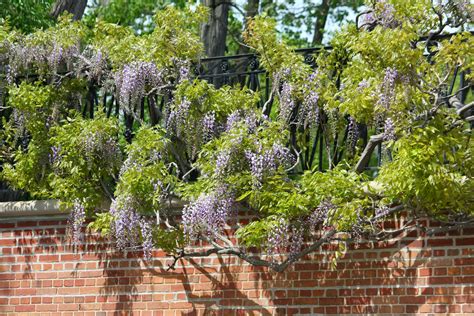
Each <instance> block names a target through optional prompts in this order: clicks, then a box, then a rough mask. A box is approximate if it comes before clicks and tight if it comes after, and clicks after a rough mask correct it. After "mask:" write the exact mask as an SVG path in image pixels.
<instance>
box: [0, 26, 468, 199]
mask: <svg viewBox="0 0 474 316" xmlns="http://www.w3.org/2000/svg"><path fill="white" fill-rule="evenodd" d="M471 33H472V32H471ZM452 35H454V34H446V35H438V36H433V37H426V38H421V39H420V41H425V42H426V41H427V40H428V41H429V42H430V43H426V46H427V47H428V49H427V51H426V55H427V58H432V57H433V55H434V54H435V52H436V50H433V49H430V47H431V48H432V47H434V46H436V45H437V41H439V40H441V39H445V38H449V37H450V36H452ZM329 50H331V47H328V46H326V47H319V48H306V49H298V50H296V52H297V53H299V54H302V55H303V56H304V60H305V62H306V63H308V64H310V65H311V66H312V67H317V65H316V64H315V54H318V53H320V52H323V51H329ZM193 71H194V75H195V77H197V78H200V79H204V80H207V81H209V82H211V83H213V84H214V85H216V86H217V87H220V86H223V85H232V86H240V87H243V86H246V87H248V88H249V89H251V90H253V91H256V92H258V93H260V96H261V98H260V101H259V104H257V105H256V106H258V107H263V105H264V104H268V105H269V106H268V107H266V108H265V109H266V111H267V113H265V114H270V110H271V105H272V103H273V100H272V96H271V93H270V91H271V86H272V78H270V76H269V75H268V73H267V72H266V71H265V70H264V69H263V68H262V67H261V66H260V63H259V57H258V56H257V55H255V54H242V55H234V56H223V57H211V58H203V59H201V60H199V61H198V62H197V63H196V64H194V65H193ZM466 74H467V72H466V71H459V69H456V70H455V71H454V73H453V74H452V76H451V78H450V79H451V82H450V84H449V87H448V88H447V90H446V92H445V95H446V96H449V95H452V94H453V91H454V89H455V87H457V88H458V89H460V92H459V95H458V97H459V99H460V100H461V102H462V103H464V102H465V100H466V98H467V97H468V94H469V93H472V88H471V87H469V88H467V87H468V83H467V82H466ZM34 77H35V76H34V75H33V76H30V78H33V79H34ZM2 81H4V79H2ZM100 88H101V87H100V85H99V83H97V82H90V83H89V86H88V92H87V93H86V94H85V95H84V102H83V105H82V107H81V108H80V109H79V110H80V111H81V113H82V114H83V116H84V117H90V118H93V117H94V112H95V111H97V110H98V109H99V104H100V105H101V107H102V109H103V110H104V111H105V113H106V114H107V116H117V117H119V118H120V120H121V121H122V122H123V124H124V126H125V132H124V136H125V138H126V139H127V141H129V142H130V141H131V140H132V138H133V131H134V126H136V124H137V122H136V121H137V119H139V120H140V121H144V122H147V123H149V124H151V125H157V124H162V125H163V124H164V111H165V107H166V104H167V103H168V102H170V101H171V100H172V91H171V90H169V91H168V92H167V93H164V94H148V95H146V96H145V97H144V98H143V99H142V100H141V102H139V105H137V108H135V109H134V112H135V113H133V114H131V113H127V112H125V111H121V110H120V106H119V102H118V100H117V98H116V97H115V93H114V92H109V93H104V92H103V90H101V89H100ZM3 92H4V91H3V89H2V83H0V99H1V100H0V105H2V106H3V107H2V108H0V116H3V117H8V116H9V115H10V111H9V110H8V104H7V96H6V95H5V93H3ZM327 119H328V118H327V116H326V114H325V113H324V111H322V112H321V115H320V118H319V120H320V121H319V124H318V126H317V127H316V128H314V129H313V130H312V131H311V132H309V133H306V136H305V137H306V139H305V142H306V146H305V148H304V150H303V149H301V150H299V151H298V152H299V155H300V157H299V162H300V167H299V168H298V170H299V171H303V170H308V169H314V168H316V169H318V170H320V171H324V170H326V169H327V168H330V167H333V166H334V165H337V164H338V163H339V162H340V161H342V160H343V158H344V157H345V155H346V151H347V150H346V147H347V146H346V142H347V139H348V131H349V120H348V118H347V117H346V118H345V119H346V121H347V124H346V127H345V129H344V130H341V131H338V132H337V133H336V135H335V138H334V139H333V140H332V144H328V143H327V142H326V143H325V141H326V140H325V139H324V135H323V134H324V133H323V125H324V124H326V123H327ZM357 125H358V126H357V127H358V130H359V133H358V134H357V139H356V141H359V143H360V146H361V148H364V147H365V146H366V145H367V143H368V139H369V137H370V135H372V134H374V133H376V132H378V131H377V130H375V129H371V128H370V127H368V126H366V125H364V124H357ZM297 132H298V131H297V130H296V129H293V130H291V133H292V135H291V137H290V140H289V142H291V143H292V146H293V147H298V146H297V145H296V140H295V138H296V133H297ZM353 141H354V140H352V142H353ZM327 146H330V147H331V150H330V152H331V157H328V155H327V153H326V151H325V149H326V148H327ZM297 149H298V148H297ZM329 161H330V164H331V165H329ZM381 162H382V145H378V148H377V150H375V153H374V157H373V158H372V159H371V163H370V164H369V165H368V167H367V169H368V170H372V171H374V170H377V168H378V167H379V166H380V164H381ZM0 167H1V166H0ZM26 198H28V196H27V195H26V194H24V193H22V192H16V191H12V190H10V189H9V188H8V187H7V186H6V185H5V184H2V183H0V201H6V200H22V199H26Z"/></svg>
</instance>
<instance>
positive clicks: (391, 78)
mask: <svg viewBox="0 0 474 316" xmlns="http://www.w3.org/2000/svg"><path fill="white" fill-rule="evenodd" d="M397 78H398V71H397V70H396V69H393V68H390V67H389V68H387V69H385V75H384V79H383V83H382V86H381V87H380V93H379V100H378V102H377V104H378V105H380V106H381V107H383V108H385V109H389V108H390V105H391V104H392V103H393V102H394V101H395V97H396V94H395V81H396V80H397Z"/></svg>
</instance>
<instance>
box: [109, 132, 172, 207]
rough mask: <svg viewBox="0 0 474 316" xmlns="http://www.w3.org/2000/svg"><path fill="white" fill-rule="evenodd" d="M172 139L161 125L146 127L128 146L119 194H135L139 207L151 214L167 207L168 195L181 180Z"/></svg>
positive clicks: (116, 195) (119, 198) (117, 190)
mask: <svg viewBox="0 0 474 316" xmlns="http://www.w3.org/2000/svg"><path fill="white" fill-rule="evenodd" d="M168 143H169V140H168V139H166V138H165V133H164V131H163V130H161V129H160V128H158V127H154V128H153V127H142V128H141V129H140V130H139V131H138V132H137V134H136V136H135V138H134V139H133V142H132V143H131V144H129V145H128V146H127V148H126V154H127V160H126V161H125V162H124V165H123V167H122V171H121V172H120V178H119V183H118V185H117V189H116V191H115V197H116V198H117V199H118V200H119V201H120V200H124V199H127V198H128V197H133V200H134V201H135V202H136V205H135V207H136V209H137V210H138V211H139V212H140V213H142V214H147V215H153V210H155V209H159V208H161V207H163V206H164V202H165V200H164V198H165V197H166V195H167V194H168V193H169V192H171V191H172V190H173V188H174V186H175V184H176V182H177V181H178V179H177V178H176V176H175V175H174V174H176V170H174V169H175V167H174V166H173V165H172V164H167V163H166V161H169V160H170V153H169V144H168Z"/></svg>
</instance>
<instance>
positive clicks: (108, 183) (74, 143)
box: [49, 115, 121, 208]
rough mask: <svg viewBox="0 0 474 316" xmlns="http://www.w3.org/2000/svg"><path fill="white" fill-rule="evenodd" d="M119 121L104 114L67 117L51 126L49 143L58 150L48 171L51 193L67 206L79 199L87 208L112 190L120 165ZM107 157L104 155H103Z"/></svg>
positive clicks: (101, 199)
mask: <svg viewBox="0 0 474 316" xmlns="http://www.w3.org/2000/svg"><path fill="white" fill-rule="evenodd" d="M118 132H119V129H118V122H117V120H116V119H113V118H106V117H104V116H103V115H100V116H98V117H97V118H95V119H91V120H86V119H83V118H81V117H73V118H68V119H67V122H64V123H63V124H62V125H60V126H55V127H53V128H52V129H51V135H52V137H51V139H50V142H51V145H52V146H53V147H54V148H55V149H56V150H57V151H58V153H57V154H58V158H57V159H56V160H55V161H53V162H52V165H53V170H54V172H52V173H50V174H49V184H50V186H51V188H52V189H51V197H53V198H57V199H60V200H61V201H62V202H64V203H65V204H66V205H67V206H71V205H72V204H73V203H74V201H76V200H79V201H82V202H83V203H84V206H85V207H86V208H94V207H97V206H100V205H101V203H102V202H103V199H104V197H105V196H107V194H110V192H113V189H112V187H113V184H114V178H115V176H116V175H117V173H118V171H119V168H120V166H121V153H120V149H119V148H118V145H117V141H118ZM105 157H106V159H104V158H105Z"/></svg>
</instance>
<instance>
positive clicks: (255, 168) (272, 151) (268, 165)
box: [245, 143, 293, 187]
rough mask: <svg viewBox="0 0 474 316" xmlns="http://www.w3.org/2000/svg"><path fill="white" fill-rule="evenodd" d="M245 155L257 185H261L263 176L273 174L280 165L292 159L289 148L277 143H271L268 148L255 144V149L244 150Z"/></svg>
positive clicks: (288, 162)
mask: <svg viewBox="0 0 474 316" xmlns="http://www.w3.org/2000/svg"><path fill="white" fill-rule="evenodd" d="M245 157H246V158H247V161H248V163H249V165H250V171H251V174H252V177H253V178H254V180H255V184H256V186H257V187H259V186H260V185H261V182H262V181H263V178H264V176H266V175H273V174H274V173H275V172H276V170H277V169H278V168H279V167H280V166H289V165H290V164H291V162H292V160H293V157H292V155H291V154H290V150H289V149H288V148H286V147H285V146H283V145H281V144H279V143H275V144H273V145H272V147H271V148H269V149H264V148H263V146H262V145H261V144H257V150H256V151H251V150H246V151H245Z"/></svg>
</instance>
